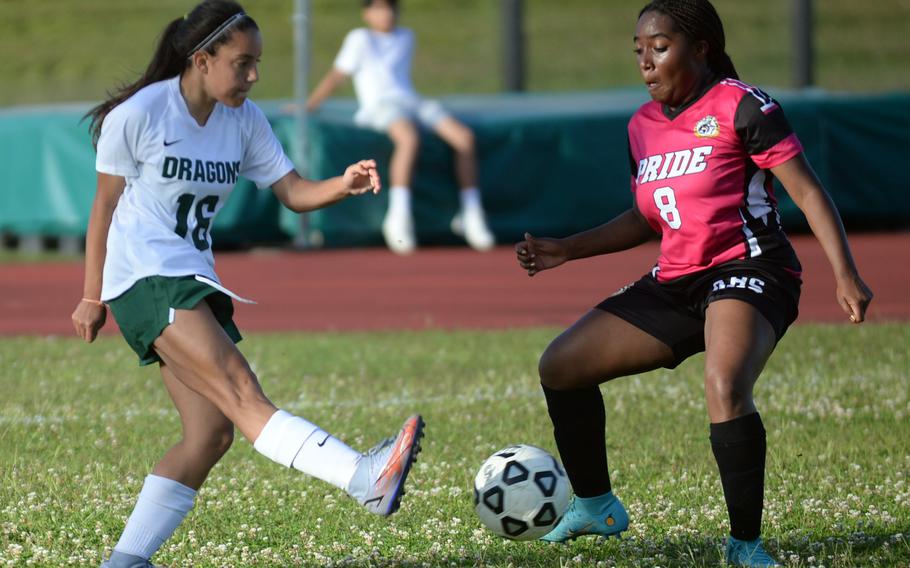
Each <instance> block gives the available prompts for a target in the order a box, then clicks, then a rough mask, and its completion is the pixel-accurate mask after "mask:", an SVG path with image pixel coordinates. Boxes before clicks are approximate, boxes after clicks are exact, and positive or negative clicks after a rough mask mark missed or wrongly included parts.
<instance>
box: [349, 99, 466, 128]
mask: <svg viewBox="0 0 910 568" xmlns="http://www.w3.org/2000/svg"><path fill="white" fill-rule="evenodd" d="M448 117H449V113H448V112H447V111H446V109H445V108H443V106H442V104H441V103H440V102H439V101H437V100H434V99H415V100H408V99H389V100H384V101H379V102H378V103H376V104H375V105H373V106H370V107H365V108H361V109H359V110H358V111H357V114H355V115H354V124H356V125H357V126H360V127H363V128H372V129H373V130H378V131H379V132H386V131H388V129H389V126H391V125H392V123H393V122H395V121H396V120H399V119H401V118H409V119H411V120H413V121H415V122H417V123H419V124H420V125H421V126H424V127H425V128H429V129H431V130H432V129H435V128H436V125H437V124H439V123H440V122H442V121H443V120H444V119H446V118H448Z"/></svg>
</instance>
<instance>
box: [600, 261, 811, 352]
mask: <svg viewBox="0 0 910 568" xmlns="http://www.w3.org/2000/svg"><path fill="white" fill-rule="evenodd" d="M801 285H802V281H801V280H800V279H799V277H797V276H796V275H794V274H793V273H791V272H788V271H787V270H784V269H783V268H782V267H781V266H780V265H778V264H774V263H769V262H767V261H761V260H756V259H747V260H734V261H730V262H727V263H724V264H722V265H720V266H716V267H714V268H709V269H708V270H704V271H702V272H698V273H696V274H691V275H688V276H683V277H681V278H677V279H675V280H672V281H670V282H658V281H657V279H656V278H654V276H652V275H651V274H647V275H645V276H644V277H642V278H641V279H640V280H638V281H637V282H635V283H634V284H632V285H631V286H627V287H625V288H623V289H621V290H620V291H619V292H617V293H615V294H614V295H612V296H610V297H609V298H607V299H606V300H604V301H603V302H601V303H600V304H598V305H597V308H598V309H601V310H604V311H607V312H610V313H611V314H614V315H617V316H619V317H621V318H622V319H624V320H626V321H627V322H629V323H631V324H632V325H634V326H635V327H637V328H639V329H641V330H642V331H644V332H645V333H647V334H648V335H651V336H653V337H655V338H657V339H658V340H660V341H662V342H663V343H666V344H667V345H668V346H669V347H670V348H671V349H672V350H673V354H674V356H675V361H674V362H673V364H672V365H668V367H667V368H669V369H672V368H674V367H676V366H677V365H679V364H680V363H682V362H683V361H684V360H685V359H687V358H689V357H690V356H692V355H694V354H695V353H699V352H701V351H704V350H705V311H706V310H707V309H708V305H709V304H710V303H711V302H714V301H715V300H722V299H729V298H733V299H736V300H742V301H743V302H748V303H749V304H751V305H752V306H754V307H755V309H757V310H758V311H759V313H761V314H762V315H763V316H764V317H765V319H767V320H768V322H769V323H770V324H771V327H773V328H774V333H775V334H776V336H777V341H780V338H781V337H783V336H784V333H785V332H786V331H787V328H788V327H790V324H792V323H793V322H794V321H795V320H796V316H797V314H798V313H799V293H800V287H801Z"/></svg>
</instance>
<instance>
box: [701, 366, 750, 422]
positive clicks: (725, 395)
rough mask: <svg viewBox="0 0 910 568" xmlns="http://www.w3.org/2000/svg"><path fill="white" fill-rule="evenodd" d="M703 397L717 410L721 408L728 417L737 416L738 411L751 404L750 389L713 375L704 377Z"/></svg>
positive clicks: (721, 376) (724, 377) (723, 377)
mask: <svg viewBox="0 0 910 568" xmlns="http://www.w3.org/2000/svg"><path fill="white" fill-rule="evenodd" d="M705 396H706V397H707V398H708V399H709V400H710V401H711V402H712V404H713V405H714V406H715V407H717V408H722V409H724V410H725V412H726V413H728V414H730V415H737V414H739V412H740V410H741V409H742V408H744V407H746V406H748V405H750V404H751V402H752V389H751V388H748V387H746V386H744V385H742V384H740V383H739V382H737V381H736V380H734V379H732V378H730V377H727V376H724V375H715V374H710V373H708V374H706V375H705Z"/></svg>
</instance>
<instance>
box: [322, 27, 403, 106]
mask: <svg viewBox="0 0 910 568" xmlns="http://www.w3.org/2000/svg"><path fill="white" fill-rule="evenodd" d="M413 55H414V32H412V31H411V30H409V29H408V28H395V29H394V30H393V31H391V32H389V33H381V32H377V31H373V30H369V29H367V28H357V29H355V30H351V31H350V32H349V33H348V35H347V37H345V38H344V43H343V44H342V46H341V50H340V51H339V52H338V56H337V57H336V58H335V68H336V69H338V70H339V71H341V72H342V73H344V74H346V75H351V76H352V77H353V78H354V91H355V92H356V93H357V101H358V102H359V103H360V107H361V108H365V109H371V108H373V107H375V106H377V105H378V104H379V103H381V102H382V101H385V100H404V101H416V100H417V99H418V95H417V92H416V91H415V90H414V86H413V85H412V84H411V59H412V58H413Z"/></svg>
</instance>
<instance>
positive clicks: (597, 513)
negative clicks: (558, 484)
mask: <svg viewBox="0 0 910 568" xmlns="http://www.w3.org/2000/svg"><path fill="white" fill-rule="evenodd" d="M627 528H629V515H628V514H627V513H626V508H625V507H623V506H622V503H621V502H620V501H619V499H617V498H616V496H615V495H613V492H612V491H611V492H609V493H605V494H603V495H599V496H597V497H578V496H577V495H576V496H575V497H573V498H572V502H571V503H570V504H569V509H568V510H567V511H566V514H565V515H563V517H562V520H561V521H559V524H558V525H556V527H555V528H554V529H553V530H552V531H550V532H549V533H547V534H546V535H544V536H542V537H541V538H540V540H545V541H547V542H566V541H568V540H575V539H576V538H578V537H580V536H582V535H586V534H593V535H600V536H603V537H611V536H616V537H618V536H619V533H621V532H622V531H624V530H626V529H627Z"/></svg>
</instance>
